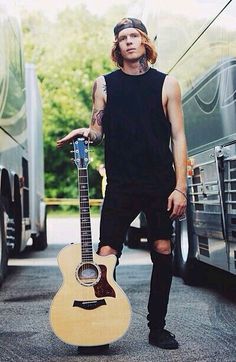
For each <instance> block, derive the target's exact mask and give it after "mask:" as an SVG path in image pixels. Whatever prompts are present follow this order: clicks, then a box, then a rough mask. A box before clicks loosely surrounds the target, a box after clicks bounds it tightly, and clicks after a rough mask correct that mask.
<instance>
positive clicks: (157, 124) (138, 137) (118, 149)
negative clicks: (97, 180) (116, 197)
mask: <svg viewBox="0 0 236 362" xmlns="http://www.w3.org/2000/svg"><path fill="white" fill-rule="evenodd" d="M104 77H105V81H106V86H107V104H106V108H105V113H104V116H103V131H104V134H105V166H106V173H107V180H108V184H111V183H120V184H125V183H133V184H141V185H148V184H150V185H154V186H158V187H161V186H162V185H164V184H165V183H166V182H167V183H171V184H173V183H174V180H175V177H174V171H173V167H172V164H173V157H172V153H171V151H170V148H169V144H170V135H171V124H170V122H169V120H168V119H167V117H166V116H165V113H164V110H163V106H162V87H163V83H164V79H165V77H166V75H165V74H164V73H161V72H159V71H157V70H155V69H153V68H150V69H149V70H148V71H147V72H146V73H144V74H141V75H128V74H126V73H124V72H123V71H122V70H116V71H114V72H111V73H109V74H106V75H105V76H104Z"/></svg>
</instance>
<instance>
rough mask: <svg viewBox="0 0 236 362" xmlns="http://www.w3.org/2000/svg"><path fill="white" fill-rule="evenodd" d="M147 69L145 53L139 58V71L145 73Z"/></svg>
mask: <svg viewBox="0 0 236 362" xmlns="http://www.w3.org/2000/svg"><path fill="white" fill-rule="evenodd" d="M147 70H148V62H147V56H146V54H144V55H142V56H141V57H140V58H139V73H145V72H146V71H147Z"/></svg>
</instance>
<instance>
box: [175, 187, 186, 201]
mask: <svg viewBox="0 0 236 362" xmlns="http://www.w3.org/2000/svg"><path fill="white" fill-rule="evenodd" d="M174 191H178V192H180V193H181V194H182V195H183V196H184V197H185V199H186V200H187V195H186V194H185V193H184V192H183V191H180V190H179V189H175V190H174Z"/></svg>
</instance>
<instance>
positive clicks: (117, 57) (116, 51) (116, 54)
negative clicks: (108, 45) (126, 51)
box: [111, 29, 157, 68]
mask: <svg viewBox="0 0 236 362" xmlns="http://www.w3.org/2000/svg"><path fill="white" fill-rule="evenodd" d="M136 30H137V31H138V32H139V33H140V35H141V38H142V44H144V46H145V49H146V56H147V61H148V62H150V63H151V64H154V63H155V62H156V60H157V51H156V47H155V45H154V44H153V43H152V41H151V40H150V39H149V37H148V36H147V34H145V33H144V32H143V31H141V30H139V29H136ZM111 59H112V60H113V62H114V63H115V64H116V65H117V66H118V67H120V68H122V67H123V63H124V61H123V57H122V55H121V53H120V47H119V41H118V37H116V38H115V41H114V44H113V47H112V50H111Z"/></svg>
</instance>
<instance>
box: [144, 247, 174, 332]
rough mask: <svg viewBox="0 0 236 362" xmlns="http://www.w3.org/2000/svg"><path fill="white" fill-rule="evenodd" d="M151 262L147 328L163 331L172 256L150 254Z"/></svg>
mask: <svg viewBox="0 0 236 362" xmlns="http://www.w3.org/2000/svg"><path fill="white" fill-rule="evenodd" d="M151 259H152V262H153V268H152V277H151V284H150V295H149V302H148V316H147V319H148V327H149V328H150V329H158V330H159V329H163V328H164V326H165V324H166V322H165V317H166V313H167V307H168V301H169V294H170V287H171V282H172V275H173V273H172V254H168V255H166V254H160V253H158V252H156V251H152V252H151Z"/></svg>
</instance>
